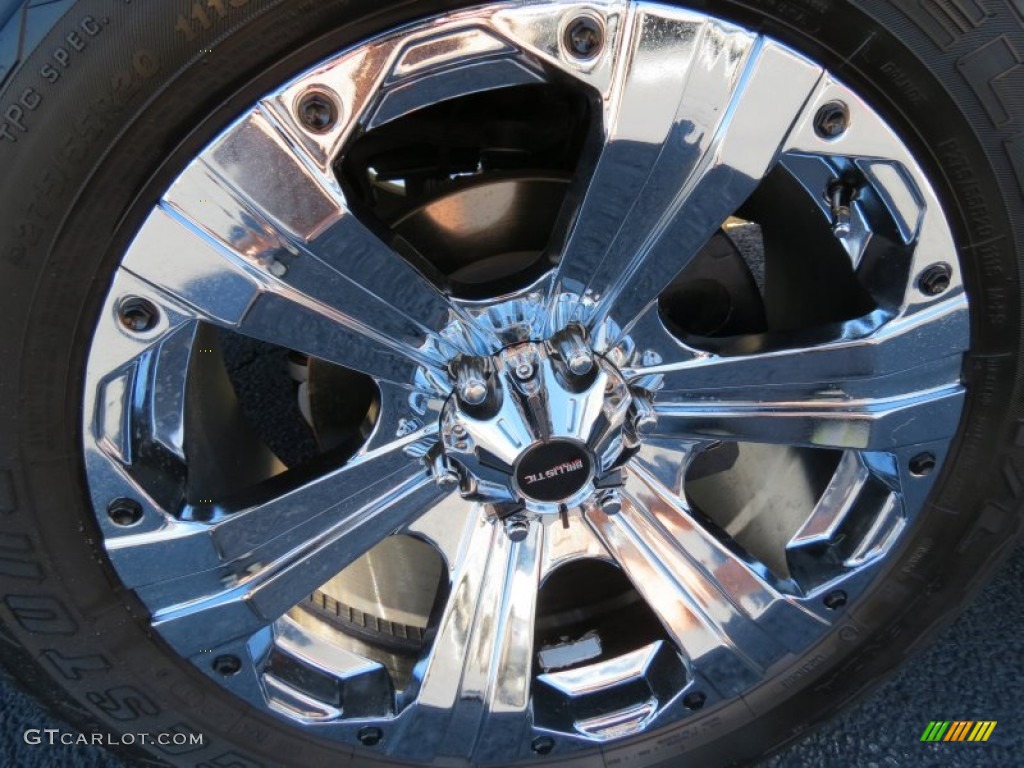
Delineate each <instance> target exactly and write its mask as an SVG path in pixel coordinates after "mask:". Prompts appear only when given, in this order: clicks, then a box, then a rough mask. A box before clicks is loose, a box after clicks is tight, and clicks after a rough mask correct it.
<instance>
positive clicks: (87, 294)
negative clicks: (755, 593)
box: [0, 0, 1024, 768]
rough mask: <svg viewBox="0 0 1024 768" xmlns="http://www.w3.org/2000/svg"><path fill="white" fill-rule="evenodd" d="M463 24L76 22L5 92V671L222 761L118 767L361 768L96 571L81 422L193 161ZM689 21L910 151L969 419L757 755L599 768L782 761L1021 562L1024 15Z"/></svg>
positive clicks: (673, 757)
mask: <svg viewBox="0 0 1024 768" xmlns="http://www.w3.org/2000/svg"><path fill="white" fill-rule="evenodd" d="M464 4H466V3H463V2H458V1H457V0H417V1H416V2H408V1H407V2H391V3H386V4H381V3H377V2H373V0H347V1H346V2H322V1H321V0H234V1H233V2H227V3H225V6H227V9H228V10H227V13H226V15H225V16H224V17H223V18H221V17H218V16H217V15H216V14H210V15H204V18H205V19H206V22H208V23H206V22H200V21H198V20H196V19H193V18H192V17H191V16H190V15H189V13H190V9H191V3H188V2H161V3H145V2H141V0H135V2H132V1H131V0H78V2H76V3H75V4H74V5H73V6H71V7H70V9H69V10H68V11H67V13H66V14H65V15H64V16H63V17H62V18H61V19H60V20H59V21H57V22H56V23H55V24H54V25H53V27H52V29H50V30H49V32H48V33H46V35H45V37H43V38H42V41H41V42H40V43H39V45H38V46H37V47H36V48H35V50H34V51H33V52H31V53H28V52H26V51H23V50H19V53H18V56H19V63H18V64H17V65H16V66H15V67H14V68H12V71H11V72H10V73H8V76H6V78H5V79H4V80H3V88H2V90H0V168H2V169H3V173H2V176H0V211H2V212H3V213H2V218H0V286H2V291H3V298H4V300H3V302H2V303H0V327H2V328H3V329H4V333H3V335H2V338H0V359H2V360H3V361H4V364H3V366H2V369H0V622H2V624H0V656H2V658H3V661H4V663H5V664H6V666H7V667H8V669H10V670H11V673H12V674H13V675H14V676H15V677H16V678H17V679H18V680H19V681H21V682H22V683H23V684H24V685H26V686H28V687H29V688H31V689H32V690H33V691H34V693H35V694H36V695H37V696H38V697H40V698H41V699H43V700H44V701H45V702H46V703H47V704H48V705H49V706H50V707H52V708H53V709H54V710H55V711H56V712H57V713H59V714H60V715H61V716H62V717H64V718H66V719H68V720H69V721H70V722H72V723H74V725H75V726H76V727H78V728H81V729H83V730H86V731H102V732H111V733H120V732H125V731H130V732H133V733H141V732H148V733H157V732H168V731H180V732H199V733H202V734H204V737H205V738H204V742H203V744H202V745H201V746H198V747H195V746H189V747H185V748H182V750H183V751H179V748H176V747H152V748H151V752H150V751H146V750H144V749H141V748H139V747H138V746H133V747H123V748H121V751H122V752H123V753H124V754H126V755H130V756H133V757H135V758H138V759H152V760H156V761H165V762H170V763H173V764H176V765H177V764H180V765H200V764H202V765H204V766H219V767H220V768H242V767H243V766H245V767H248V766H263V765H276V764H285V765H303V766H313V765H336V764H338V762H339V761H340V760H343V759H345V758H346V756H345V755H339V754H338V752H336V751H334V748H332V747H331V745H329V744H327V743H325V742H320V741H317V740H315V739H312V738H310V737H309V736H308V735H306V734H303V733H300V732H298V731H297V730H290V729H289V728H288V727H286V726H285V725H284V724H283V723H281V722H278V721H276V720H271V719H270V718H268V717H266V716H264V715H262V714H259V713H257V712H255V711H252V710H244V709H243V707H242V705H240V704H238V703H237V702H236V701H235V700H233V699H232V698H231V697H230V696H229V695H228V694H227V693H226V692H224V691H223V690H221V689H219V688H216V687H214V686H212V685H211V684H210V683H209V682H208V680H207V679H206V678H204V677H202V676H200V675H198V674H197V673H195V672H194V670H192V669H191V668H190V667H189V666H188V665H186V664H184V663H183V662H181V661H180V660H178V659H176V658H175V657H174V656H173V654H171V653H170V651H169V650H167V649H166V648H165V647H164V646H163V645H162V644H161V642H160V641H159V640H157V639H156V638H155V637H154V635H153V634H152V632H151V631H150V630H149V628H148V625H147V617H146V612H145V609H144V608H143V607H142V605H141V604H140V603H139V602H138V601H137V600H136V599H135V598H134V596H133V595H132V594H131V593H130V592H129V591H127V590H125V589H123V588H122V587H121V586H120V585H119V582H118V580H117V578H116V576H115V574H114V572H113V570H112V569H111V568H110V567H109V565H108V563H107V561H106V559H105V555H104V553H103V551H102V547H101V546H100V544H98V541H99V536H98V534H97V531H96V528H95V518H94V513H93V510H92V509H91V506H90V504H89V502H88V500H87V499H88V496H87V493H86V491H85V478H84V473H83V466H82V461H81V456H80V444H81V441H80V435H79V427H78V424H79V414H80V412H81V408H82V403H81V398H82V384H81V380H82V371H83V366H84V362H85V355H86V352H87V350H88V345H89V334H90V329H91V328H92V327H93V322H94V318H95V315H96V313H97V311H98V306H99V303H100V301H101V300H102V297H103V294H104V292H105V290H106V287H107V284H108V280H109V278H110V275H111V273H112V269H113V267H114V265H115V264H116V263H117V260H118V259H119V258H120V255H121V254H122V253H123V252H124V249H125V247H126V245H127V243H128V241H129V240H130V238H131V236H132V233H133V231H134V229H135V228H136V227H137V226H138V224H139V223H140V222H141V220H142V216H143V215H144V213H145V212H146V211H147V210H148V209H149V208H150V207H151V206H152V204H153V203H154V201H155V200H156V199H157V198H158V196H159V194H160V193H161V191H162V190H163V189H164V188H165V187H166V185H167V184H168V183H169V181H170V179H172V178H173V177H174V176H175V175H176V173H177V172H178V171H179V170H180V168H181V167H182V165H183V164H184V162H186V161H187V159H189V158H190V157H191V156H193V155H194V154H195V153H196V151H198V149H199V148H200V147H202V146H203V145H204V144H205V143H206V142H207V141H208V140H209V139H210V138H211V137H212V136H214V135H216V133H217V132H218V131H219V130H221V129H222V128H223V127H224V126H225V125H226V124H227V123H228V122H230V121H231V120H232V118H233V117H234V116H236V115H237V114H238V113H239V112H240V111H241V110H242V109H243V108H244V107H245V105H247V104H249V103H250V102H251V101H252V99H253V98H254V97H255V96H256V95H258V94H260V93H263V92H265V91H266V90H268V89H269V88H270V87H272V86H273V85H275V84H278V83H281V82H283V81H284V80H285V79H287V78H288V77H289V76H291V75H293V74H295V73H297V72H299V71H301V70H302V69H303V68H305V67H307V66H309V65H310V64H311V63H313V62H315V61H317V60H319V59H322V58H324V57H325V56H327V55H329V54H330V53H331V52H333V51H336V50H338V49H339V48H341V47H343V46H345V45H346V44H349V43H352V42H354V41H358V40H360V39H363V38H366V37H368V36H370V35H371V34H373V33H375V32H377V31H380V30H384V29H387V28H390V27H393V26H396V25H397V24H399V23H401V22H404V21H407V20H410V19H413V18H416V17H420V16H423V15H426V14H433V13H438V12H442V11H445V10H447V9H450V8H454V7H458V6H460V5H464ZM690 5H692V6H695V7H696V8H698V9H699V10H702V11H706V12H709V13H712V14H714V15H718V16H722V17H725V18H730V19H734V20H736V21H738V22H740V23H742V24H744V25H746V26H747V27H749V28H753V29H758V30H761V31H764V32H765V33H767V34H770V35H772V36H774V37H776V38H777V39H780V40H782V41H783V42H785V43H787V44H788V45H790V46H792V47H794V48H796V49H797V50H799V51H801V52H803V53H805V54H807V55H809V56H810V57H812V58H814V59H815V60H817V61H820V62H823V63H825V64H826V65H827V66H830V67H832V68H833V69H834V70H835V71H836V72H837V73H838V74H840V75H841V76H842V77H843V78H844V80H845V81H846V82H847V83H849V84H850V85H851V86H853V87H855V88H856V89H858V90H859V92H860V93H862V94H864V95H865V96H867V97H869V98H870V100H871V102H872V103H873V104H874V105H875V107H876V108H877V109H878V110H879V111H880V112H882V113H883V114H884V116H885V117H886V119H887V120H889V121H890V123H891V124H893V125H894V126H896V127H897V128H898V129H899V130H900V132H901V134H902V136H903V138H904V140H905V141H907V143H908V144H909V145H910V146H911V147H912V148H913V150H914V151H915V153H916V155H917V157H918V158H919V160H920V161H921V162H922V164H923V165H924V166H925V169H926V171H927V172H928V173H929V175H930V177H931V178H932V179H933V180H934V181H936V183H937V184H938V186H939V189H938V192H939V194H940V197H941V199H942V200H943V202H944V205H945V207H946V213H947V216H948V217H949V219H950V221H951V223H952V226H953V229H954V234H955V236H956V239H957V242H958V246H959V252H960V258H961V260H962V264H963V267H964V273H965V282H966V284H967V290H968V295H969V299H970V303H971V322H972V334H973V338H972V348H971V352H970V355H969V356H968V359H967V360H966V361H965V366H964V376H965V381H966V384H967V391H968V401H967V407H966V410H965V416H964V419H963V422H962V424H961V427H960V431H959V435H958V438H957V440H956V441H955V444H954V446H953V448H952V449H951V453H950V458H949V460H948V461H947V463H946V466H945V469H944V472H943V476H942V477H941V478H940V480H939V482H938V484H937V486H936V490H935V492H934V493H933V495H932V498H931V499H930V501H929V506H928V509H927V510H926V513H925V514H922V516H921V518H920V522H919V524H917V526H916V528H915V529H914V530H913V531H912V532H911V533H910V535H909V536H908V537H907V538H906V540H905V545H904V546H903V547H902V549H901V550H900V552H899V553H897V554H895V555H894V556H893V557H892V558H891V561H890V563H889V565H888V570H887V574H886V575H885V577H884V578H882V579H880V580H879V582H878V585H877V587H876V588H875V589H874V590H873V592H872V593H871V594H869V595H868V596H866V597H865V598H864V599H862V600H860V601H858V602H857V604H856V605H855V606H853V608H852V610H851V611H850V612H849V613H848V615H847V616H846V619H845V621H843V622H841V624H840V625H839V626H837V628H836V630H835V631H834V632H833V633H832V634H831V635H829V636H828V637H827V638H826V639H825V640H824V641H822V642H821V643H820V645H819V646H818V647H816V648H815V649H813V651H812V652H811V658H809V659H808V658H805V659H802V660H800V661H797V662H796V663H795V664H794V666H793V668H792V669H791V670H789V671H788V672H787V673H786V674H783V675H780V676H779V677H777V678H774V680H773V682H772V683H770V684H769V685H766V686H764V687H763V688H761V689H758V690H755V691H754V692H753V693H752V694H751V695H750V696H748V697H747V698H746V702H745V706H747V707H749V708H750V711H751V712H752V714H753V719H752V720H750V721H749V722H746V723H744V724H743V725H742V737H741V738H736V733H735V732H733V730H732V729H733V728H735V727H737V725H738V723H740V722H742V718H740V719H734V718H730V717H726V716H719V715H720V714H721V712H719V713H709V714H708V715H706V716H704V717H702V718H700V719H694V720H690V721H688V723H687V725H686V727H685V728H682V729H681V730H677V731H674V732H672V731H670V732H658V733H653V734H648V735H646V736H645V737H641V738H639V739H637V740H633V741H627V742H626V743H624V744H622V745H616V746H615V747H613V748H611V749H609V750H607V751H605V752H604V754H603V757H602V756H595V757H594V758H593V763H592V764H594V765H600V764H602V763H604V764H606V765H608V766H619V765H621V766H630V768H633V767H634V766H636V767H637V768H639V767H640V766H647V765H665V766H670V765H676V764H678V763H677V762H676V761H677V759H678V757H679V756H680V755H682V754H685V755H686V757H687V760H689V761H692V763H693V764H694V765H712V764H714V765H718V764H726V763H733V762H746V761H751V760H756V759H757V758H758V757H760V756H763V755H765V754H766V753H768V752H770V751H772V750H774V749H777V748H778V747H779V746H780V745H782V744H783V743H785V742H787V741H788V740H790V739H791V738H794V737H795V735H796V734H799V733H802V732H804V731H805V730H806V729H807V728H808V727H809V726H810V725H812V724H815V723H818V722H821V721H823V720H825V719H827V718H828V717H829V716H831V715H832V714H834V713H835V712H837V711H838V710H839V709H840V708H841V707H842V706H843V705H844V704H846V703H847V702H849V701H850V700H851V699H853V698H854V697H856V696H857V695H859V694H860V693H862V692H863V691H864V690H866V689H867V688H868V687H869V686H871V685H873V684H875V683H876V682H877V681H879V680H880V679H882V678H884V677H885V675H886V674H887V673H889V672H891V671H892V670H893V669H894V668H896V667H897V666H898V665H899V664H900V663H902V661H903V660H904V658H905V656H906V655H907V653H909V652H910V651H911V650H912V649H913V648H915V647H916V646H917V645H918V644H919V642H920V640H921V638H922V637H923V636H925V635H927V634H928V633H930V632H932V631H934V629H935V628H936V627H938V626H941V625H943V624H945V623H947V622H949V621H950V620H951V619H952V617H953V616H954V615H955V614H956V612H957V611H958V610H959V609H960V608H961V607H962V606H963V605H964V604H965V602H966V601H967V600H969V599H970V597H971V596H972V595H973V594H975V593H976V591H977V590H978V589H979V588H980V586H981V584H982V583H983V582H984V580H985V578H986V577H987V576H988V575H989V574H990V573H991V571H992V569H993V568H994V567H995V565H996V564H997V563H999V562H1000V561H1001V560H1002V559H1003V557H1004V556H1005V555H1006V554H1007V553H1008V552H1009V551H1010V549H1011V546H1012V543H1013V541H1014V539H1015V536H1016V534H1017V532H1018V530H1019V529H1020V523H1021V511H1022V498H1021V497H1022V495H1024V418H1022V417H1024V413H1022V409H1024V390H1022V387H1024V375H1022V374H1024V355H1022V352H1021V342H1022V335H1021V317H1022V313H1021V309H1022V292H1021V287H1020V277H1021V262H1022V260H1024V133H1022V132H1024V65H1022V64H1021V61H1022V60H1024V5H1022V4H1021V3H1020V2H1019V1H1017V2H1015V1H1014V0H957V2H953V3H924V2H902V1H901V2H895V0H892V1H888V0H858V1H857V2H853V1H852V0H851V1H847V0H829V1H826V2H823V1H822V0H777V1H776V2H771V3H767V2H764V3H760V2H746V1H744V0H704V1H699V0H697V1H695V2H692V3H690ZM182 20H184V21H182ZM39 23H40V24H42V23H43V22H39ZM205 49H209V50H212V51H213V53H212V54H209V55H207V54H205V53H203V51H204V50H205ZM57 51H61V52H62V53H60V54H57V53H55V52H57ZM0 77H3V74H0ZM922 727H923V724H922ZM147 756H148V758H147ZM363 761H365V764H367V765H371V764H378V763H376V762H375V761H372V760H371V759H370V758H369V757H367V756H366V755H360V756H359V760H358V761H357V762H359V764H362V763H363ZM161 764H162V763H161ZM574 764H576V763H574ZM583 764H584V763H583V762H581V763H579V765H583ZM586 764H588V765H589V764H591V763H586Z"/></svg>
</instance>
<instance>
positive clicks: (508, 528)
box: [505, 513, 530, 541]
mask: <svg viewBox="0 0 1024 768" xmlns="http://www.w3.org/2000/svg"><path fill="white" fill-rule="evenodd" d="M505 534H506V535H507V536H508V538H509V540H510V541H523V540H524V539H525V538H526V537H527V536H529V535H530V520H529V519H528V518H527V517H526V515H523V514H519V513H516V514H514V515H509V516H508V517H506V518H505Z"/></svg>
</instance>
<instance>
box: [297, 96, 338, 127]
mask: <svg viewBox="0 0 1024 768" xmlns="http://www.w3.org/2000/svg"><path fill="white" fill-rule="evenodd" d="M298 113H299V120H300V121H301V122H302V124H303V125H304V126H305V127H306V128H308V129H309V130H311V131H313V132H314V133H324V132H325V131H329V130H330V129H331V128H333V127H334V124H335V123H336V122H338V108H337V106H335V103H334V99H332V98H331V97H330V96H328V95H327V94H326V93H324V92H323V91H310V92H309V93H307V94H306V95H305V96H303V97H302V99H300V101H299V106H298Z"/></svg>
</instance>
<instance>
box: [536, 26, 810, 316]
mask: <svg viewBox="0 0 1024 768" xmlns="http://www.w3.org/2000/svg"><path fill="white" fill-rule="evenodd" d="M662 14H663V11H662V9H658V10H656V11H649V10H646V9H643V10H638V11H637V12H636V13H635V14H633V16H632V17H631V19H630V21H629V23H628V25H627V28H626V30H625V33H624V34H623V35H622V43H621V46H622V47H621V49H620V50H619V51H618V52H617V69H618V71H617V72H616V74H615V86H614V87H613V94H612V97H611V99H610V100H609V102H608V107H607V108H606V112H605V116H604V117H605V124H606V128H605V130H606V139H605V141H606V143H605V146H604V148H603V150H602V152H601V155H600V158H599V159H598V161H597V165H596V167H595V169H594V173H593V176H592V178H591V180H590V183H589V187H588V189H587V191H586V194H585V197H584V200H583V202H582V206H581V209H580V210H579V212H578V215H577V217H576V221H575V224H574V226H573V228H572V233H571V235H570V237H569V239H568V242H567V243H566V246H565V250H564V253H563V255H562V259H561V263H560V264H559V267H558V272H557V275H556V280H555V287H554V289H553V290H554V296H553V300H554V302H555V305H554V307H553V309H554V310H557V308H558V305H559V303H560V302H561V301H562V299H561V297H562V296H563V294H571V295H577V296H582V297H583V300H582V301H583V304H579V305H577V306H576V308H575V309H573V310H571V316H570V318H569V319H577V320H586V321H588V322H589V323H590V324H591V325H595V326H596V325H597V324H599V323H600V322H601V321H603V320H604V319H605V318H606V317H609V316H611V318H612V319H613V320H614V321H615V322H616V324H617V325H618V326H619V327H628V326H629V324H630V323H631V322H632V321H633V320H634V319H635V318H636V317H638V316H639V315H640V314H641V313H642V312H643V310H644V309H645V308H646V307H647V306H649V305H650V304H651V303H652V302H653V301H655V299H656V298H657V296H658V294H659V293H660V292H661V291H662V290H663V289H664V288H665V287H666V286H667V285H668V283H669V282H670V281H671V280H672V279H673V278H674V277H675V276H676V275H677V274H678V273H679V272H680V271H681V270H682V269H683V268H684V267H685V266H686V265H687V264H688V263H689V261H690V259H691V258H693V256H694V255H695V254H696V253H697V252H698V251H699V250H700V249H701V248H702V247H703V246H704V244H705V243H706V242H707V241H708V239H709V238H710V237H711V235H712V234H714V232H716V231H717V230H718V229H719V227H721V225H722V223H723V222H724V221H725V220H726V219H727V218H728V217H729V216H731V215H732V214H733V213H734V212H735V211H736V209H737V208H738V207H739V206H740V204H741V203H743V202H744V200H746V198H747V197H748V196H749V195H750V193H751V192H753V191H754V189H755V187H756V186H757V184H758V182H759V181H760V179H761V178H762V177H763V176H764V175H765V174H766V173H767V171H768V170H769V169H770V168H771V167H772V165H773V164H774V162H775V160H776V158H777V155H778V152H779V149H780V147H781V145H782V144H783V143H784V141H785V140H786V138H787V136H788V134H789V132H790V130H791V129H792V127H793V125H794V124H795V123H796V122H797V120H798V119H799V117H800V115H801V112H802V110H803V108H804V106H805V104H806V102H807V100H808V98H809V97H810V95H811V93H812V91H813V89H814V86H815V84H816V83H817V82H818V80H819V79H820V77H821V74H822V73H821V70H820V69H817V68H816V67H813V66H809V65H808V64H807V63H806V62H805V61H802V60H801V59H799V58H798V57H796V56H794V55H793V54H791V53H790V52H788V51H786V50H785V49H783V48H781V47H779V46H777V45H775V44H773V43H766V42H764V41H763V40H761V39H759V38H757V37H755V36H753V35H750V34H749V33H746V32H742V31H739V30H736V29H734V28H731V27H727V26H725V25H722V24H720V23H718V22H714V21H708V22H698V21H695V20H694V19H692V18H691V17H689V16H687V15H685V14H683V15H681V16H679V17H676V16H674V15H671V14H670V12H667V11H665V12H664V14H665V15H664V16H663V15H662ZM669 61H670V62H671V65H669V64H667V62H669ZM588 302H589V303H592V304H593V307H592V308H590V309H587V308H586V307H585V306H584V304H586V303H588ZM564 321H565V318H564V317H561V316H560V313H559V312H558V311H554V312H553V317H552V318H551V319H550V320H549V323H551V324H554V325H560V324H561V323H563V322H564Z"/></svg>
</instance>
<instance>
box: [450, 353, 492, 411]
mask: <svg viewBox="0 0 1024 768" xmlns="http://www.w3.org/2000/svg"><path fill="white" fill-rule="evenodd" d="M489 368H490V365H489V362H488V360H487V359H486V358H480V357H466V358H460V359H459V360H458V361H457V362H456V363H455V364H454V365H453V370H454V373H455V391H456V392H457V393H458V395H459V399H460V400H461V401H462V402H463V403H465V404H466V405H469V406H474V405H481V404H482V403H483V402H484V401H485V400H487V396H488V395H489V394H490V386H489V384H488V374H489V372H490V371H489Z"/></svg>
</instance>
